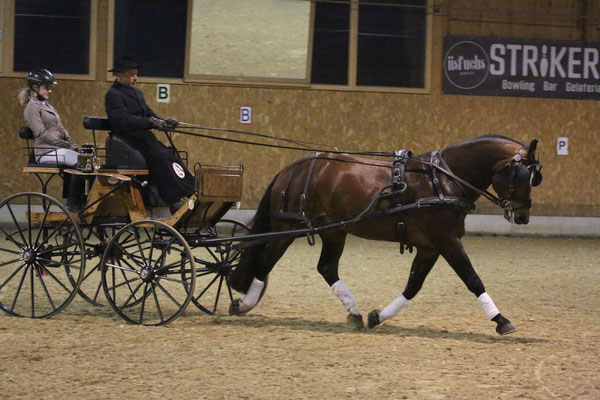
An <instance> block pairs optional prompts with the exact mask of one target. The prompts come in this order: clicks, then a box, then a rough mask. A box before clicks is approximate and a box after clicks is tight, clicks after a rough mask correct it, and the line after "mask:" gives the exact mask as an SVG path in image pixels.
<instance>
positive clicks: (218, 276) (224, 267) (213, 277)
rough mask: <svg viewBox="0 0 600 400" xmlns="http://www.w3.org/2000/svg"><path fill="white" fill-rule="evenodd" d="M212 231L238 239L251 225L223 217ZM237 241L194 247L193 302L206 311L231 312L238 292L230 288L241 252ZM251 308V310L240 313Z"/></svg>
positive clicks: (247, 232)
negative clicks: (230, 279) (195, 265)
mask: <svg viewBox="0 0 600 400" xmlns="http://www.w3.org/2000/svg"><path fill="white" fill-rule="evenodd" d="M210 233H211V237H214V238H227V237H231V238H235V237H236V236H245V235H248V234H249V233H250V228H249V227H248V225H246V224H244V223H243V222H241V221H237V220H234V219H228V218H223V219H221V220H220V221H219V222H217V224H216V225H215V226H214V228H212V230H211V232H210ZM234 243H235V239H232V241H231V242H224V243H221V244H218V245H212V246H202V247H197V248H195V249H194V259H195V260H196V264H197V268H196V286H197V289H196V293H195V294H194V297H193V298H192V301H193V302H194V304H195V305H196V306H197V307H198V308H200V309H201V310H202V311H204V312H205V313H207V314H210V315H215V314H218V315H229V305H230V304H231V302H233V301H234V294H235V293H237V292H234V291H233V289H232V288H231V284H230V283H229V276H230V275H231V273H232V272H233V271H234V270H235V269H236V268H237V266H238V263H239V260H240V256H241V252H242V251H241V250H239V249H234V248H233V246H232V245H233V244H234ZM267 283H268V281H265V286H264V287H263V290H262V292H261V293H260V297H259V299H258V301H259V302H260V299H262V297H263V295H264V293H265V291H266V290H267ZM257 304H258V302H257ZM248 311H250V309H249V310H246V311H245V312H243V313H241V314H245V313H247V312H248ZM241 314H240V315H241Z"/></svg>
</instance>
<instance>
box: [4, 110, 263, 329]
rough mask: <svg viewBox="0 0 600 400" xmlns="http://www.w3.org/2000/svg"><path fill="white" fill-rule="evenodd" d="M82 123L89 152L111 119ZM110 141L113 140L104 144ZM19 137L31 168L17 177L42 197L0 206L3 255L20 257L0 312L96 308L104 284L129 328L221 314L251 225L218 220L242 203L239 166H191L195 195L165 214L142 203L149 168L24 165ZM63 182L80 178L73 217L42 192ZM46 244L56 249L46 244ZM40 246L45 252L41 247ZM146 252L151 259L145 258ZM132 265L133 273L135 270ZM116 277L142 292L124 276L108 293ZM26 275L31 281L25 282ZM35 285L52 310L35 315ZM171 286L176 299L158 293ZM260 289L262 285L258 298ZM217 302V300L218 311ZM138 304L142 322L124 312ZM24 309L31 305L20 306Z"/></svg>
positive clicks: (24, 196)
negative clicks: (195, 313)
mask: <svg viewBox="0 0 600 400" xmlns="http://www.w3.org/2000/svg"><path fill="white" fill-rule="evenodd" d="M83 125H84V127H85V128H86V129H88V130H90V131H91V133H92V135H93V142H94V145H96V144H97V142H96V131H98V130H104V131H109V130H110V124H109V122H108V119H106V118H102V117H84V121H83ZM110 135H112V133H111V134H109V137H110ZM167 135H168V133H167ZM19 136H20V137H21V138H23V139H26V140H27V146H26V150H27V152H28V153H29V155H30V159H29V161H30V162H29V163H28V164H27V165H26V166H25V167H23V169H22V171H23V172H24V173H27V174H33V175H35V176H36V177H37V179H38V180H39V181H40V184H41V193H34V192H29V193H20V194H16V195H13V196H10V197H9V198H7V199H5V200H4V201H2V202H1V203H0V209H1V208H7V209H8V211H9V213H10V215H11V216H12V220H13V221H14V227H13V229H12V230H10V229H9V228H6V229H4V228H2V233H3V234H4V235H5V237H6V239H7V240H6V243H8V244H9V245H10V246H13V247H14V249H12V250H11V249H6V248H3V246H2V245H0V250H6V251H10V253H20V257H19V261H15V265H18V264H20V267H19V268H18V270H17V271H15V273H14V274H13V275H14V277H15V278H13V277H11V276H9V279H6V280H4V279H0V285H1V286H2V287H0V289H5V288H7V287H9V286H10V284H9V283H11V282H13V281H14V282H16V281H17V280H18V279H17V278H18V277H19V276H21V275H22V277H21V279H20V284H15V286H17V288H18V289H17V292H16V294H15V295H14V296H9V297H10V298H9V300H10V301H3V300H2V298H1V297H0V309H2V310H3V311H5V312H7V313H8V314H11V315H15V316H25V317H33V318H48V317H51V316H53V315H55V314H57V313H58V312H60V311H62V310H63V309H64V308H65V307H66V306H67V305H68V304H69V303H70V302H71V301H72V300H73V298H74V297H75V296H76V295H77V294H79V295H80V296H81V297H82V298H83V299H85V300H86V301H88V302H89V303H91V304H93V305H96V306H98V305H103V304H104V303H103V302H102V301H101V300H100V298H99V293H100V291H101V287H102V289H104V290H103V291H104V293H105V295H106V298H107V301H108V304H109V305H110V306H111V307H112V308H113V309H114V310H115V311H116V312H117V313H118V314H119V315H120V316H121V317H122V318H124V319H125V320H126V321H127V322H129V323H133V324H143V325H164V324H167V323H169V322H171V321H173V320H174V319H175V318H177V317H178V316H179V315H180V314H181V313H182V312H183V311H184V310H185V308H186V306H187V305H188V303H189V302H190V301H192V302H193V303H194V304H196V306H198V307H199V308H200V309H201V310H202V311H203V312H205V313H207V314H219V313H222V312H221V311H220V309H218V308H217V307H218V306H219V300H220V298H221V297H227V296H229V298H231V299H232V289H231V287H230V285H229V278H228V277H229V275H230V274H231V272H232V271H233V270H234V269H235V268H236V267H237V262H238V260H239V257H240V254H241V249H240V248H239V247H236V246H234V243H236V241H237V240H239V239H236V238H238V237H243V236H244V235H247V234H248V233H249V227H248V226H247V225H246V224H244V223H243V222H241V221H236V220H233V219H229V218H223V217H224V215H225V214H226V213H227V211H229V210H230V209H231V207H232V206H234V205H235V204H236V203H237V202H239V201H240V200H241V197H242V189H243V173H244V168H243V166H241V165H239V166H223V165H201V164H199V163H197V164H196V165H195V166H194V176H195V191H194V194H192V195H191V196H190V197H189V198H188V199H187V201H185V202H184V203H183V204H182V205H181V207H180V208H179V209H178V210H176V211H175V212H174V213H173V214H172V215H171V213H170V212H169V211H168V207H166V205H165V204H164V203H163V204H162V205H161V204H158V205H156V204H149V203H148V201H145V198H146V199H147V197H148V196H147V195H146V196H145V194H147V192H146V193H145V191H148V190H150V184H149V171H148V169H140V168H102V167H101V168H100V169H97V170H94V171H93V172H82V171H79V170H77V169H73V168H63V167H57V166H55V165H40V164H36V163H32V162H31V161H35V160H34V159H33V157H32V156H31V154H32V150H33V147H32V146H30V142H29V141H30V140H31V139H32V138H33V135H32V132H31V131H30V130H29V129H28V128H21V129H20V131H19ZM107 147H108V146H107ZM96 148H97V149H98V147H96ZM102 151H105V152H106V153H105V157H106V156H107V155H108V152H109V151H110V150H109V149H107V148H102V149H99V152H102ZM132 151H133V150H132ZM66 175H72V176H73V175H79V176H83V177H84V178H85V180H86V194H87V195H88V201H87V206H86V207H85V208H84V209H83V210H82V211H81V212H79V213H75V214H73V213H70V212H68V211H67V210H66V208H65V207H64V206H63V205H62V204H61V203H60V202H59V201H58V200H56V199H54V198H52V197H50V196H48V195H47V189H48V184H49V182H50V181H51V180H52V179H53V178H54V177H55V176H60V177H61V178H63V180H64V178H65V176H66ZM36 203H39V204H38V207H37V208H36V207H32V204H36ZM15 204H26V205H27V209H26V211H25V212H24V218H21V219H24V221H22V220H19V219H18V218H17V217H15V213H14V212H13V210H14V208H15ZM40 204H41V211H40V207H39V205H40ZM220 225H225V226H227V230H226V231H224V232H220V231H219V229H222V228H219V226H220ZM23 226H24V227H23ZM32 232H33V235H32ZM53 235H54V236H55V237H54V238H52V236H53ZM27 236H29V241H28V240H27ZM33 236H35V241H34V240H33V239H32V237H33ZM132 237H134V238H136V240H137V242H138V245H139V246H138V247H139V251H140V253H139V254H137V253H135V252H137V250H135V251H134V250H131V246H130V245H129V244H128V243H127V241H128V240H129V241H131V240H132V239H131V238H132ZM142 237H143V238H142ZM20 238H22V240H21V239H20ZM50 238H52V240H50ZM92 239H93V240H92ZM51 241H54V242H57V244H56V245H54V244H49V242H51ZM21 242H22V243H21ZM28 242H31V243H28ZM34 242H35V243H34ZM38 242H41V243H44V245H42V246H40V245H38ZM128 248H129V250H126V249H128ZM153 249H157V250H156V252H157V253H158V252H160V258H162V260H160V258H159V260H158V261H156V265H157V266H156V268H154V269H158V270H160V271H161V272H156V271H154V270H153V268H148V265H146V264H148V263H147V262H146V261H148V260H150V261H153V262H154V260H153V259H152V252H153ZM194 249H200V250H202V251H203V252H204V258H203V257H199V256H198V255H197V254H195V253H193V252H192V250H194ZM144 251H146V252H149V254H145V255H144V253H143V252H144ZM125 253H126V254H127V255H125ZM171 254H175V255H176V256H177V257H180V259H181V260H183V261H180V262H178V261H176V262H173V261H169V262H170V263H171V264H168V263H167V262H166V261H165V260H166V259H167V258H168V257H170V255H171ZM119 257H121V258H123V262H124V263H126V264H127V267H123V265H125V264H121V263H118V261H115V260H119ZM125 258H128V260H125ZM171 258H172V257H171ZM94 259H98V261H97V264H96V265H95V266H93V267H92V268H91V269H89V268H88V271H86V267H85V264H86V260H87V261H90V260H94ZM146 259H148V260H146ZM0 261H1V260H0ZM13 261H14V260H13ZM142 261H143V262H142ZM136 263H137V264H139V265H138V267H139V268H136V267H135V265H136ZM117 264H118V265H117ZM132 264H133V265H132ZM159 264H160V265H161V266H158V265H159ZM179 264H181V265H179ZM196 266H198V268H196ZM111 267H114V268H112V269H111ZM170 269H174V270H175V272H173V271H171V270H170ZM123 270H126V271H127V273H131V272H132V271H133V270H135V271H136V272H135V274H134V278H135V279H137V280H139V281H140V286H142V287H143V290H140V291H139V292H136V291H137V290H138V289H139V287H140V286H138V288H137V289H135V290H134V289H133V288H132V286H133V285H132V284H130V282H133V281H134V278H127V280H126V281H125V284H121V285H117V284H114V283H112V286H111V282H110V279H111V278H112V280H113V282H114V280H115V275H118V273H122V274H123V276H124V277H125V273H123ZM115 271H117V273H115ZM95 272H99V273H100V275H101V276H100V279H97V278H94V276H95V275H97V274H95ZM111 274H112V277H111ZM169 274H170V275H169ZM29 276H30V279H25V278H26V277H29ZM48 276H50V278H52V279H53V280H54V281H56V282H58V285H59V286H60V287H62V292H63V293H62V296H60V298H54V297H53V295H52V294H51V293H50V292H51V291H50V289H48V287H49V284H48V283H45V282H47V281H48V280H49V278H48ZM64 277H66V278H64ZM174 277H175V278H174ZM0 278H1V277H0ZM201 278H206V279H205V283H204V284H203V285H204V287H203V288H202V291H201V293H200V294H199V295H196V294H194V288H195V286H196V282H197V280H199V279H201ZM93 279H95V280H96V282H98V283H97V284H95V286H94V289H95V290H94V289H93V290H91V292H90V291H87V290H84V288H83V285H82V284H83V283H84V281H86V280H88V281H90V280H93ZM207 279H208V280H207ZM3 280H4V282H2V281H3ZM29 280H30V281H31V289H30V291H31V295H30V297H31V299H30V302H31V309H30V310H28V309H26V310H25V311H21V310H20V309H17V308H18V307H17V306H18V305H19V303H20V302H21V300H20V296H22V293H25V292H26V290H24V289H23V285H24V282H27V281H29ZM37 281H39V284H38V286H40V288H39V289H38V292H39V293H41V294H39V293H37V294H35V296H37V297H40V296H41V297H42V301H44V300H46V299H45V298H47V301H46V302H47V303H50V305H51V306H47V307H46V308H45V309H44V307H41V306H39V305H38V306H37V310H36V302H37V301H38V300H39V299H37V297H35V296H34V292H35V291H34V288H35V287H36V286H35V285H36V282H37ZM169 281H175V282H177V285H178V288H177V291H178V292H180V293H179V295H180V298H176V296H175V295H173V294H170V293H169V292H168V290H166V289H165V287H166V284H167V283H169ZM17 283H18V282H17ZM121 287H129V292H128V293H127V294H128V295H129V297H130V298H129V299H127V301H126V302H125V304H119V301H118V299H117V298H116V292H117V289H118V288H121ZM215 288H216V292H215V290H214V289H215ZM209 290H210V291H213V292H215V293H213V294H211V297H210V299H209V300H205V298H206V296H208V295H207V294H206V293H208V291H209ZM265 290H266V285H265V288H264V289H263V292H262V293H261V297H262V294H264V291H265ZM161 291H162V292H165V293H166V296H167V298H168V299H170V300H172V302H173V303H175V304H176V307H174V309H172V310H171V311H169V312H166V311H165V310H163V309H161V305H160V304H159V301H158V294H162V293H161ZM44 292H45V293H44ZM64 292H66V293H64ZM111 295H113V296H112V297H113V298H111ZM34 297H35V299H34ZM28 301H29V300H27V302H28ZM153 301H155V302H156V308H157V309H158V312H155V313H154V314H155V315H154V316H153V317H147V316H145V315H144V306H145V305H146V303H148V305H151V304H150V303H152V302H153ZM167 301H169V300H167ZM222 303H223V302H222V301H221V305H222ZM140 305H141V309H142V310H141V313H140V315H139V317H137V316H135V315H131V313H130V312H129V310H130V309H134V308H136V307H137V308H139V307H140ZM28 307H29V305H27V307H26V308H28ZM248 311H249V310H248ZM136 312H137V311H136Z"/></svg>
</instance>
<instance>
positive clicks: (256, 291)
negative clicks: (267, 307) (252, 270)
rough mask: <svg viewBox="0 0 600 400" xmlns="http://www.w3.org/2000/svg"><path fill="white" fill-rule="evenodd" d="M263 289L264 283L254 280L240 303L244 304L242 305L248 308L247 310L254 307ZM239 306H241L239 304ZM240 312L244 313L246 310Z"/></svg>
mask: <svg viewBox="0 0 600 400" xmlns="http://www.w3.org/2000/svg"><path fill="white" fill-rule="evenodd" d="M264 287H265V283H264V282H263V281H259V280H258V279H256V278H254V279H253V280H252V283H251V284H250V289H248V293H246V295H245V296H244V298H243V299H242V303H244V305H245V306H247V307H248V308H247V309H250V308H252V307H254V306H255V305H256V303H258V299H259V297H260V293H261V292H262V290H263V288H264ZM240 306H241V304H240ZM241 308H243V307H240V309H241ZM242 311H246V310H242Z"/></svg>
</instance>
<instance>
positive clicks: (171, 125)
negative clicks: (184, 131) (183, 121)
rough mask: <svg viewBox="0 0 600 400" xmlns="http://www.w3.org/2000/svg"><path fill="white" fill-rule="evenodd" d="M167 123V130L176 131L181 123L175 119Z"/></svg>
mask: <svg viewBox="0 0 600 400" xmlns="http://www.w3.org/2000/svg"><path fill="white" fill-rule="evenodd" d="M165 123H166V124H167V128H169V129H175V128H177V125H179V121H177V120H176V119H173V118H169V119H168V120H166V121H165Z"/></svg>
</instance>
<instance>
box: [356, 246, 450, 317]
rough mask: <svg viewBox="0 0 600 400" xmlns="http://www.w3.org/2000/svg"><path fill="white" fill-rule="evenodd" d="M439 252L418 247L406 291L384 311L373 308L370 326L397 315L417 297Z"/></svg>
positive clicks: (370, 314) (370, 315)
mask: <svg viewBox="0 0 600 400" xmlns="http://www.w3.org/2000/svg"><path fill="white" fill-rule="evenodd" d="M438 257H439V254H438V253H437V252H436V251H434V250H429V249H423V248H419V249H417V255H416V256H415V258H414V260H413V263H412V266H411V267H410V276H409V277H408V282H407V284H406V288H405V289H404V292H402V294H401V295H400V296H398V297H397V298H396V299H395V300H394V301H392V302H391V303H390V304H389V305H388V306H387V307H385V308H384V309H383V311H379V310H373V311H371V312H370V313H369V318H368V324H369V328H373V327H375V326H376V325H379V324H380V323H382V322H383V321H385V320H386V319H390V318H392V317H395V316H396V315H397V314H398V313H399V312H400V311H401V310H402V309H403V308H404V307H406V306H407V305H408V301H409V300H410V299H412V298H413V297H415V296H416V295H417V293H418V292H419V290H421V287H422V286H423V282H424V281H425V278H426V277H427V274H429V271H431V268H433V265H434V264H435V262H436V261H437V259H438Z"/></svg>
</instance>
